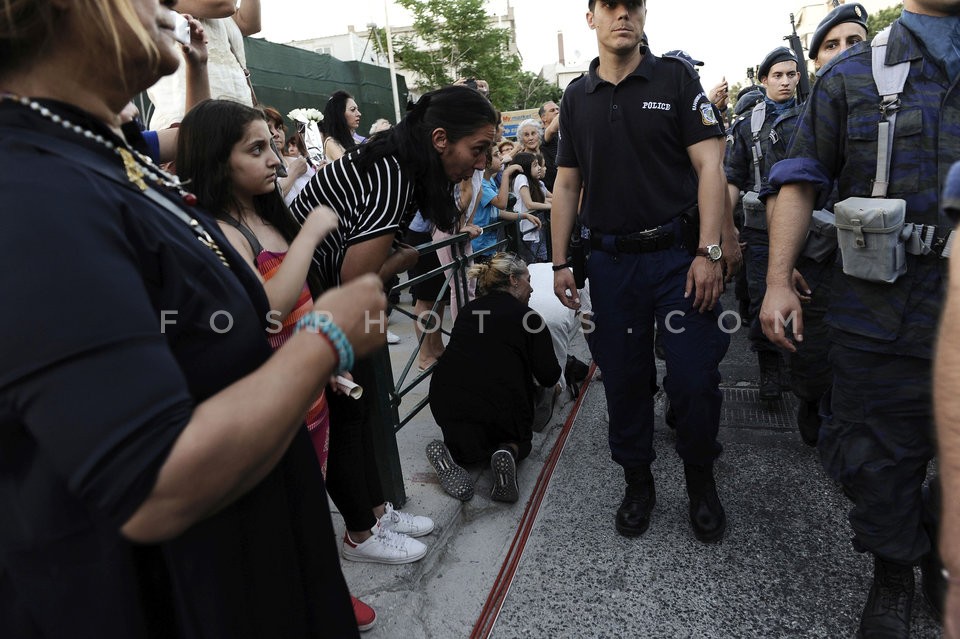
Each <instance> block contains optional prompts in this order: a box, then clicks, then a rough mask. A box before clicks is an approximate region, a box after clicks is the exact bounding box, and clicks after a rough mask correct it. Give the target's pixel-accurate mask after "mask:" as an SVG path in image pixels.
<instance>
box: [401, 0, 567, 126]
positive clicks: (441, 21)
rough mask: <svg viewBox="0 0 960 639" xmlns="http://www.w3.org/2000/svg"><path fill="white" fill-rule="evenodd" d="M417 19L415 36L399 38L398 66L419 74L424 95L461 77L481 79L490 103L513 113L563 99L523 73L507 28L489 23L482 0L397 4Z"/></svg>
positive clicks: (405, 1) (418, 0)
mask: <svg viewBox="0 0 960 639" xmlns="http://www.w3.org/2000/svg"><path fill="white" fill-rule="evenodd" d="M397 4H399V5H400V6H402V7H403V8H405V9H407V10H408V11H410V12H411V13H412V14H413V16H414V22H413V29H414V32H415V36H394V41H393V47H394V52H395V56H396V60H397V64H398V65H399V66H401V67H402V68H404V69H406V70H408V71H412V72H414V73H416V74H417V75H418V76H419V82H418V84H417V86H416V87H415V88H416V90H417V91H418V92H420V93H425V92H427V91H430V90H432V89H436V88H439V87H441V86H444V85H447V84H450V83H452V82H454V81H455V80H457V79H458V78H467V77H474V78H481V79H484V80H486V81H487V83H488V84H489V85H490V100H491V101H492V102H493V104H494V105H496V106H497V107H498V108H499V109H501V110H504V111H511V110H515V109H524V108H532V107H535V106H536V107H539V106H540V105H541V104H543V103H544V102H546V101H548V100H558V99H559V98H560V93H561V92H560V90H559V89H558V88H557V87H555V86H552V85H550V84H549V83H547V82H545V81H544V80H543V79H542V78H540V77H538V76H536V75H534V74H532V73H530V72H527V71H523V70H522V69H521V67H520V58H519V56H517V55H516V54H512V53H510V51H509V48H508V45H509V32H508V30H507V29H501V28H497V27H493V26H491V25H490V23H489V19H488V16H487V13H486V11H485V10H484V7H483V4H484V2H483V0H397Z"/></svg>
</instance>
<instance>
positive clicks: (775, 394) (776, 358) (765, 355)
mask: <svg viewBox="0 0 960 639" xmlns="http://www.w3.org/2000/svg"><path fill="white" fill-rule="evenodd" d="M757 358H758V359H759V362H760V399H763V400H768V401H773V400H777V399H780V353H777V352H776V351H760V352H759V353H757Z"/></svg>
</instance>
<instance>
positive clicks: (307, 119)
mask: <svg viewBox="0 0 960 639" xmlns="http://www.w3.org/2000/svg"><path fill="white" fill-rule="evenodd" d="M287 117H288V118H290V119H291V120H293V121H294V122H295V123H296V124H297V131H299V132H300V135H301V137H303V143H304V145H305V146H306V147H307V159H308V160H309V161H310V163H311V164H312V165H313V166H322V165H323V164H324V163H325V161H324V157H323V136H322V135H321V134H320V127H319V126H318V124H319V123H320V122H323V113H322V112H321V111H318V110H317V109H302V108H301V109H294V110H293V111H291V112H290V113H288V114H287Z"/></svg>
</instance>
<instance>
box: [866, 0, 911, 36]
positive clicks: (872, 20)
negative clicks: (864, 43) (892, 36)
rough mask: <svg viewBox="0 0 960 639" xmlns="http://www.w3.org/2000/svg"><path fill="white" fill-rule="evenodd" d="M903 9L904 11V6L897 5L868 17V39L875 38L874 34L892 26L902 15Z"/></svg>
mask: <svg viewBox="0 0 960 639" xmlns="http://www.w3.org/2000/svg"><path fill="white" fill-rule="evenodd" d="M901 11H903V6H902V5H897V6H895V7H888V8H886V9H881V10H880V11H877V12H876V13H873V14H870V16H869V17H868V18H867V40H873V36H875V35H877V34H878V33H880V32H881V31H883V30H884V29H886V28H887V27H888V26H890V24H891V23H892V22H893V21H894V20H896V19H897V18H899V17H900V12H901Z"/></svg>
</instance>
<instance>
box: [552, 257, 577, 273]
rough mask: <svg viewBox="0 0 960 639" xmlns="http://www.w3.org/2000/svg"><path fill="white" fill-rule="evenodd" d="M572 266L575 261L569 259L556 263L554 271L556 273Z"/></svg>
mask: <svg viewBox="0 0 960 639" xmlns="http://www.w3.org/2000/svg"><path fill="white" fill-rule="evenodd" d="M571 266H573V262H572V261H571V260H567V261H566V262H564V263H563V264H554V265H553V272H554V273H556V272H557V271H563V270H566V269H568V268H570V267H571Z"/></svg>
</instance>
